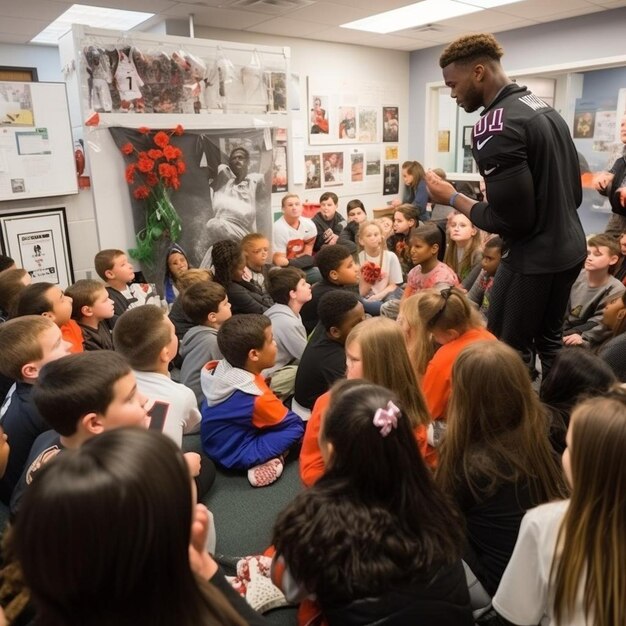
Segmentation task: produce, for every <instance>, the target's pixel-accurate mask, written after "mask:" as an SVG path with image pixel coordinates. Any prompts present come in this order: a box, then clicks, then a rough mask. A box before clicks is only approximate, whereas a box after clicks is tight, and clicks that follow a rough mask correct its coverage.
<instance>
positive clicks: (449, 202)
mask: <svg viewBox="0 0 626 626" xmlns="http://www.w3.org/2000/svg"><path fill="white" fill-rule="evenodd" d="M458 195H459V192H458V191H455V192H454V193H453V194H452V195H451V196H450V200H448V204H449V205H450V206H451V207H452V208H454V201H455V200H456V197H457V196H458Z"/></svg>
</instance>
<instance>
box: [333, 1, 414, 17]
mask: <svg viewBox="0 0 626 626" xmlns="http://www.w3.org/2000/svg"><path fill="white" fill-rule="evenodd" d="M333 2H334V3H335V4H343V5H344V6H347V7H354V8H355V9H365V10H366V11H367V12H368V14H369V15H375V14H376V13H382V12H383V11H391V10H393V9H399V8H400V7H405V6H407V5H409V4H414V3H415V0H384V5H383V3H382V2H381V0H333Z"/></svg>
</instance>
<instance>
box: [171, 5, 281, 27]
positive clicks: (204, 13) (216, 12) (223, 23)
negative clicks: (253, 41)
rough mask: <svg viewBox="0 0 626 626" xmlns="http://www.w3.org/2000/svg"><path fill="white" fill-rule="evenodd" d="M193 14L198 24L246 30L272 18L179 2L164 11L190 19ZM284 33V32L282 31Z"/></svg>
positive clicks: (251, 12)
mask: <svg viewBox="0 0 626 626" xmlns="http://www.w3.org/2000/svg"><path fill="white" fill-rule="evenodd" d="M190 14H193V19H194V23H195V24H196V26H210V27H212V28H229V29H234V30H246V29H247V28H249V27H250V26H254V25H255V24H261V23H262V22H267V21H268V20H269V19H270V18H269V17H268V16H267V15H265V14H263V13H256V12H253V11H235V10H233V9H220V8H212V7H199V6H195V7H194V6H192V5H190V4H178V5H177V6H175V7H173V8H171V9H167V10H166V11H164V12H163V13H162V15H163V16H165V17H174V18H178V19H185V20H186V19H188V17H189V15H190ZM281 34H284V33H281Z"/></svg>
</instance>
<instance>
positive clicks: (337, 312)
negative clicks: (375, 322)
mask: <svg viewBox="0 0 626 626" xmlns="http://www.w3.org/2000/svg"><path fill="white" fill-rule="evenodd" d="M329 247H330V246H329ZM358 303H359V298H358V296H357V295H356V294H355V293H354V292H352V291H348V290H347V289H333V290H332V291H329V292H328V293H325V294H324V295H323V296H322V297H321V298H320V301H319V303H318V305H317V317H318V318H319V320H320V324H322V326H323V327H324V328H325V329H326V331H327V332H328V331H330V329H331V328H332V327H333V326H334V327H335V328H338V327H339V326H340V325H341V322H343V320H344V319H345V317H346V315H347V314H348V313H349V312H350V311H352V309H354V307H355V306H356V305H357V304H358Z"/></svg>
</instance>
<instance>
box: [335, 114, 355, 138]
mask: <svg viewBox="0 0 626 626" xmlns="http://www.w3.org/2000/svg"><path fill="white" fill-rule="evenodd" d="M338 113H339V118H338V119H339V120H340V121H339V127H338V131H337V135H338V137H339V139H340V140H341V141H354V140H355V139H356V107H339V111H338Z"/></svg>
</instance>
